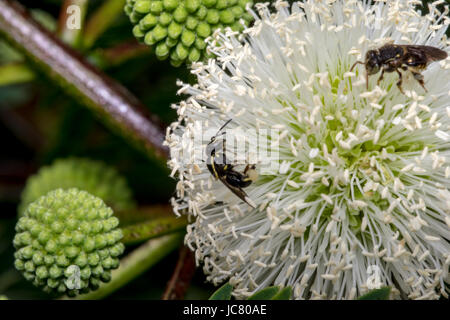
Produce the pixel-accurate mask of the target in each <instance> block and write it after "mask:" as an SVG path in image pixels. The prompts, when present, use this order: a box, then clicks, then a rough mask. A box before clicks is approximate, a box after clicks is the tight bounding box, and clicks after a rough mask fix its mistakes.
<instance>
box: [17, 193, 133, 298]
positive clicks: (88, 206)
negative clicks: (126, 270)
mask: <svg viewBox="0 0 450 320" xmlns="http://www.w3.org/2000/svg"><path fill="white" fill-rule="evenodd" d="M118 225H119V220H118V219H117V218H116V217H113V211H112V209H111V208H109V207H107V206H106V205H105V203H104V202H103V201H102V199H100V198H97V197H95V196H93V195H91V194H89V193H87V192H86V191H81V190H78V189H76V188H73V189H67V190H63V189H56V190H53V191H50V192H49V193H47V194H46V195H44V196H42V197H40V198H39V199H37V200H36V201H34V202H33V203H31V204H30V205H28V207H27V209H26V210H25V212H24V215H23V216H22V217H21V218H20V219H19V221H18V222H17V225H16V232H17V233H16V235H15V237H14V241H13V244H14V247H15V248H16V252H15V254H14V258H15V261H14V265H15V267H16V269H17V270H19V271H20V272H21V273H22V274H23V276H24V277H25V278H26V279H27V280H28V281H31V282H32V283H33V284H34V285H35V286H37V287H40V288H42V289H43V290H44V291H46V292H48V293H59V294H63V293H66V294H68V295H76V294H78V293H86V292H88V291H90V290H96V289H97V288H98V287H99V285H100V284H101V283H102V282H108V281H110V280H111V270H113V269H116V268H117V267H118V266H119V258H118V257H119V256H120V255H121V254H122V253H123V251H124V248H125V247H124V245H123V244H122V243H121V242H120V240H121V239H122V236H123V235H122V230H121V229H120V228H119V227H118Z"/></svg>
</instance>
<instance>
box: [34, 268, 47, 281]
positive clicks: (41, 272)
mask: <svg viewBox="0 0 450 320" xmlns="http://www.w3.org/2000/svg"><path fill="white" fill-rule="evenodd" d="M36 276H37V277H38V278H40V279H45V278H48V270H47V268H46V267H45V266H40V267H38V268H37V269H36Z"/></svg>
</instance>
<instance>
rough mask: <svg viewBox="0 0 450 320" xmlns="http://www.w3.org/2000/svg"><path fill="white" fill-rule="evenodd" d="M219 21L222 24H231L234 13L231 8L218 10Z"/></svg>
mask: <svg viewBox="0 0 450 320" xmlns="http://www.w3.org/2000/svg"><path fill="white" fill-rule="evenodd" d="M220 22H222V23H223V24H232V23H233V22H234V14H233V12H232V11H231V10H223V11H222V12H220Z"/></svg>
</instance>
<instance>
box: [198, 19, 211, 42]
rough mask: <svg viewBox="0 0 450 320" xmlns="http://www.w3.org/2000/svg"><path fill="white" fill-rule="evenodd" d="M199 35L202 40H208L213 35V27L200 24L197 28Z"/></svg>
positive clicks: (204, 23)
mask: <svg viewBox="0 0 450 320" xmlns="http://www.w3.org/2000/svg"><path fill="white" fill-rule="evenodd" d="M197 34H198V35H199V36H200V37H202V38H206V37H208V36H209V35H210V34H211V27H210V26H209V24H207V23H206V22H200V23H199V24H198V26H197Z"/></svg>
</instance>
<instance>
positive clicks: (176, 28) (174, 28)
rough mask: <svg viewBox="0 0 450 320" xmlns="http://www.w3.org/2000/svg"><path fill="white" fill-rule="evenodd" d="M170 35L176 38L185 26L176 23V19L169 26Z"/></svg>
mask: <svg viewBox="0 0 450 320" xmlns="http://www.w3.org/2000/svg"><path fill="white" fill-rule="evenodd" d="M167 31H168V35H169V37H170V38H172V39H176V38H178V37H179V36H180V34H181V32H182V31H183V27H182V26H181V25H179V24H178V23H176V22H175V21H172V23H171V24H170V25H169V27H168V28H167Z"/></svg>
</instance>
